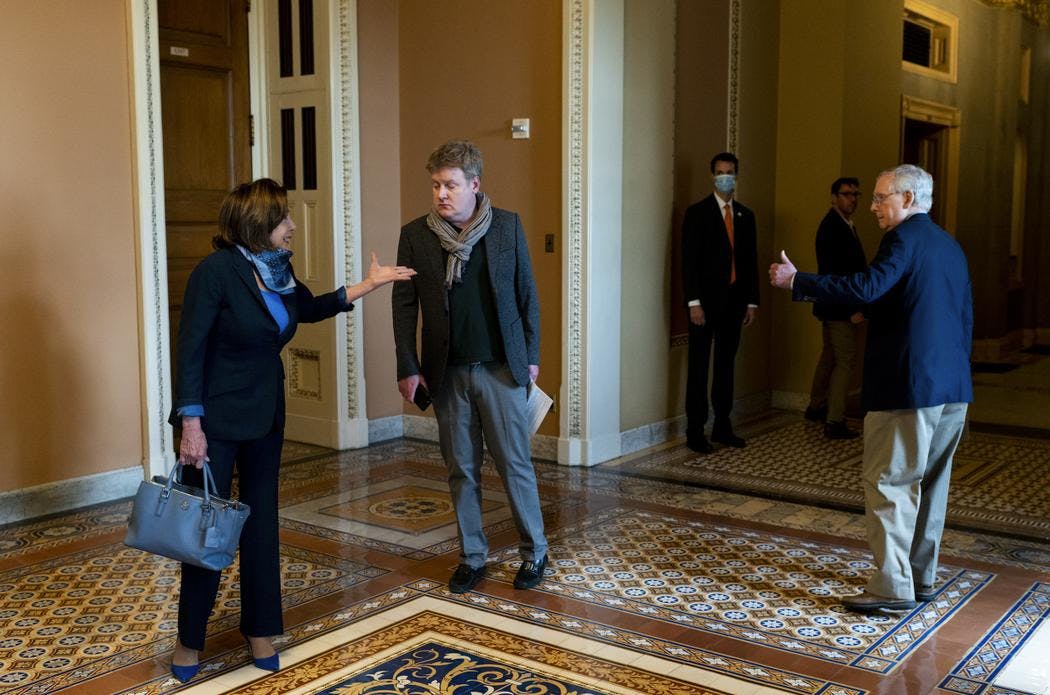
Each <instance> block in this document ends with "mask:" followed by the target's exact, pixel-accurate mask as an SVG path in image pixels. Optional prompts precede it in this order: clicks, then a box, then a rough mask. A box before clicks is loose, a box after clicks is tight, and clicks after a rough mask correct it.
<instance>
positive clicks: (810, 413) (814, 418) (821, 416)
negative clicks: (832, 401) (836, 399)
mask: <svg viewBox="0 0 1050 695" xmlns="http://www.w3.org/2000/svg"><path fill="white" fill-rule="evenodd" d="M827 417H828V407H827V406H826V405H825V406H823V407H821V408H806V414H805V418H806V419H807V420H809V421H810V422H824V420H826V419H827Z"/></svg>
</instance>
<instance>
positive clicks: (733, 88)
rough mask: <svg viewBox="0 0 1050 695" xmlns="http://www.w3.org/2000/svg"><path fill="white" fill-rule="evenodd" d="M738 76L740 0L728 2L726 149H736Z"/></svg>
mask: <svg viewBox="0 0 1050 695" xmlns="http://www.w3.org/2000/svg"><path fill="white" fill-rule="evenodd" d="M739 77H740V0H730V2H729V94H728V101H727V104H726V149H727V150H728V151H729V152H736V149H737V132H738V123H737V114H738V112H739V101H740V95H739V86H740V82H739Z"/></svg>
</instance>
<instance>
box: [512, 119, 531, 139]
mask: <svg viewBox="0 0 1050 695" xmlns="http://www.w3.org/2000/svg"><path fill="white" fill-rule="evenodd" d="M510 136H511V137H512V138H514V139H515V140H528V139H529V119H527V118H514V119H512V120H511V122H510Z"/></svg>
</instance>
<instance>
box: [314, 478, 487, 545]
mask: <svg viewBox="0 0 1050 695" xmlns="http://www.w3.org/2000/svg"><path fill="white" fill-rule="evenodd" d="M499 507H500V503H499V502H497V501H495V500H491V499H482V502H481V510H482V513H489V512H492V511H493V510H495V509H497V508H499ZM317 511H318V513H320V514H327V515H330V516H335V517H338V518H340V519H347V520H352V521H359V522H361V523H363V524H369V525H371V526H378V527H380V528H389V529H395V530H397V531H402V532H405V533H411V534H414V535H420V534H424V533H427V532H429V531H433V530H434V529H438V528H441V527H448V526H450V525H453V524H455V523H456V513H455V508H454V507H453V506H452V496H451V495H449V492H448V488H447V486H446V488H445V489H443V490H434V489H431V488H427V487H423V486H421V485H407V486H404V487H398V488H396V489H393V490H386V491H384V492H379V493H376V494H370V495H367V496H365V497H361V498H359V499H356V500H352V501H349V502H343V503H340V504H335V505H332V506H330V507H320V508H318V510H317Z"/></svg>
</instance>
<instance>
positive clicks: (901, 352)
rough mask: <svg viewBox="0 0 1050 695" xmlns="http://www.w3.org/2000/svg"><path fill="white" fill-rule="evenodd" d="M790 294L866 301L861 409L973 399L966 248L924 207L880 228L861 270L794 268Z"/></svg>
mask: <svg viewBox="0 0 1050 695" xmlns="http://www.w3.org/2000/svg"><path fill="white" fill-rule="evenodd" d="M792 297H793V298H794V299H796V300H801V301H820V302H829V303H831V302H835V303H840V304H843V303H845V304H850V303H854V304H856V303H861V304H867V305H869V306H868V310H867V316H868V320H869V324H868V342H867V347H866V350H865V353H864V387H863V391H862V401H863V404H864V407H865V408H866V409H868V410H896V409H914V408H926V407H929V406H935V405H942V404H945V403H969V402H971V401H972V400H973V386H972V383H971V381H970V349H971V346H972V340H973V298H972V291H971V287H970V274H969V270H968V269H967V265H966V256H965V255H964V254H963V250H962V248H961V247H960V246H959V244H958V242H956V241H955V239H953V238H952V237H951V235H949V234H948V233H947V232H945V231H944V230H943V229H941V228H940V227H938V226H937V225H936V224H934V223H933V220H931V219H930V217H929V215H926V214H924V213H919V214H915V215H912V216H911V217H909V218H908V219H906V220H905V221H904V222H902V223H901V224H900V225H898V226H897V227H896V228H894V229H892V230H890V231H889V232H887V233H886V235H885V236H883V237H882V243H881V244H880V245H879V251H878V254H876V256H875V259H874V260H873V261H872V262H871V265H870V266H869V267H868V269H867V270H865V271H863V272H859V273H853V274H852V275H846V276H835V275H813V274H810V273H798V274H796V275H795V283H794V287H793V289H792Z"/></svg>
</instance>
